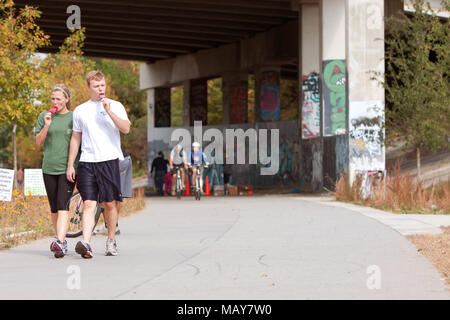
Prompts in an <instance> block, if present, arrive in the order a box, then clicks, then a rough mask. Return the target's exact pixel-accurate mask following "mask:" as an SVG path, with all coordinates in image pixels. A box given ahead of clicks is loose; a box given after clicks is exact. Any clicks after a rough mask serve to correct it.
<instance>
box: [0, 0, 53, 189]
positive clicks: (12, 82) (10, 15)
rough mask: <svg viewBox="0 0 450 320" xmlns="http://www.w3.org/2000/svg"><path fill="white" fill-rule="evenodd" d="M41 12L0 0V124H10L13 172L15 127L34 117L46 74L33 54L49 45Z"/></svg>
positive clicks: (6, 0)
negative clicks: (38, 20) (39, 23)
mask: <svg viewBox="0 0 450 320" xmlns="http://www.w3.org/2000/svg"><path fill="white" fill-rule="evenodd" d="M40 15H41V12H40V11H38V10H37V9H36V8H33V7H30V6H25V7H24V8H22V9H20V10H19V11H18V12H17V10H16V8H15V7H14V2H13V1H11V0H0V127H1V126H4V125H11V126H12V139H13V149H14V150H13V153H14V172H15V173H17V144H16V131H17V126H18V125H21V124H22V125H26V124H29V123H30V122H31V121H32V120H34V118H36V117H37V115H38V113H39V108H38V107H37V105H36V102H37V100H38V99H39V97H40V93H41V91H42V89H43V88H44V86H45V78H46V75H45V73H44V72H42V68H41V66H40V59H39V58H38V57H37V56H36V53H37V51H38V49H39V48H42V47H44V46H46V45H48V44H49V37H48V36H47V35H46V34H45V33H44V32H43V31H42V30H41V29H40V28H39V26H38V25H37V24H36V20H37V19H39V17H40ZM16 180H17V179H15V182H14V186H15V187H16V186H17V181H16Z"/></svg>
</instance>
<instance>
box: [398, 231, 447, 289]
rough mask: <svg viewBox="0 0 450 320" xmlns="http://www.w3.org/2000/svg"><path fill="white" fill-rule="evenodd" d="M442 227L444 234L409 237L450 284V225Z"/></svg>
mask: <svg viewBox="0 0 450 320" xmlns="http://www.w3.org/2000/svg"><path fill="white" fill-rule="evenodd" d="M441 229H442V230H443V233H442V234H438V235H413V236H407V238H408V239H409V240H410V241H411V242H412V243H413V244H414V245H415V246H416V247H417V251H419V252H420V253H421V254H423V255H424V256H425V257H426V258H427V259H428V260H430V261H431V263H432V264H433V265H434V266H435V267H436V268H437V269H438V270H439V271H440V272H441V273H442V275H443V277H444V278H445V282H446V284H447V285H449V286H450V227H441ZM449 290H450V288H449Z"/></svg>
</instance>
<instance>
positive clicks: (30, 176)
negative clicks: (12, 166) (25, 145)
mask: <svg viewBox="0 0 450 320" xmlns="http://www.w3.org/2000/svg"><path fill="white" fill-rule="evenodd" d="M24 172H25V174H24V175H25V177H24V180H25V182H24V194H25V195H26V196H46V195H47V192H45V185H44V176H43V175H42V169H25V170H24Z"/></svg>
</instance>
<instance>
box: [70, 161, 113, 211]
mask: <svg viewBox="0 0 450 320" xmlns="http://www.w3.org/2000/svg"><path fill="white" fill-rule="evenodd" d="M77 188H78V191H79V192H80V194H81V198H82V199H83V201H85V200H94V201H99V202H100V203H101V202H112V201H115V200H116V201H122V192H121V188H120V169H119V159H115V160H109V161H103V162H79V163H78V169H77Z"/></svg>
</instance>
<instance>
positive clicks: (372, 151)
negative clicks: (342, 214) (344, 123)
mask: <svg viewBox="0 0 450 320" xmlns="http://www.w3.org/2000/svg"><path fill="white" fill-rule="evenodd" d="M346 2H347V12H348V13H347V21H346V28H347V37H348V41H347V47H346V52H347V61H348V63H347V66H348V100H349V168H350V176H351V178H353V177H354V175H355V173H367V172H370V171H384V170H385V148H384V130H383V123H384V95H385V92H384V88H382V87H381V86H379V85H378V83H377V82H376V81H373V80H371V79H370V71H378V72H381V73H383V72H384V41H383V40H384V20H383V17H384V5H385V1H384V0H370V1H369V0H346ZM394 3H397V4H398V1H394ZM377 39H381V40H377Z"/></svg>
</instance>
